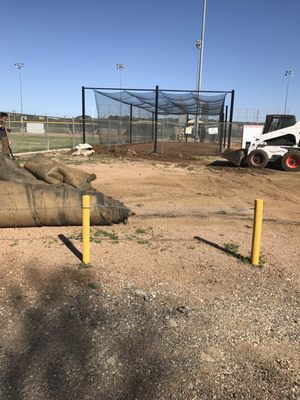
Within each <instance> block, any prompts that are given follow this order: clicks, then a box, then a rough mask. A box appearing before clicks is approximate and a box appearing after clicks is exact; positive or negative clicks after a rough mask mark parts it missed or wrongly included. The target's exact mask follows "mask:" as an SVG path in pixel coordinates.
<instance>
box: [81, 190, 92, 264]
mask: <svg viewBox="0 0 300 400" xmlns="http://www.w3.org/2000/svg"><path fill="white" fill-rule="evenodd" d="M82 262H83V263H84V264H89V262H90V196H88V195H86V196H82Z"/></svg>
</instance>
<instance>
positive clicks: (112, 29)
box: [0, 0, 300, 119]
mask: <svg viewBox="0 0 300 400" xmlns="http://www.w3.org/2000/svg"><path fill="white" fill-rule="evenodd" d="M202 7H203V3H202V0H185V1H183V0H160V1H158V0H151V1H145V0H126V1H125V0H115V1H113V0H87V1H80V2H79V1H76V0H75V1H74V0H72V1H71V0H60V1H58V0H52V1H40V0H39V1H38V0H26V1H24V0H18V1H17V0H10V1H7V2H4V3H3V4H2V5H1V42H2V57H1V63H0V73H1V102H0V109H1V110H6V111H12V110H16V111H20V94H19V93H20V92H19V71H18V70H17V69H16V68H15V67H14V63H15V62H23V63H24V64H25V66H24V68H23V69H22V82H23V85H22V87H23V110H24V113H39V114H48V115H58V116H63V115H67V116H76V115H80V114H81V86H82V85H84V86H97V87H119V84H120V80H119V77H120V75H119V71H118V70H117V69H116V64H117V63H124V64H125V65H126V68H125V70H124V71H123V73H122V86H123V87H129V88H152V87H155V85H159V86H160V87H161V88H164V89H195V87H196V77H197V54H198V53H197V49H196V47H195V41H196V39H197V38H200V36H201V24H202ZM299 15H300V1H299V0H288V1H280V0H226V1H225V0H207V14H206V29H205V44H204V58H203V78H202V89H203V90H232V89H235V90H236V104H235V107H236V108H237V109H265V110H279V111H281V112H282V111H283V108H284V102H285V93H286V82H287V81H286V77H285V76H284V72H285V70H287V69H293V70H294V76H293V77H292V78H291V79H290V86H289V96H288V107H287V108H288V110H289V112H290V113H293V114H296V115H297V117H298V119H300V92H299V89H300V52H299V41H300V24H299ZM91 109H92V97H90V98H89V99H88V100H87V112H89V113H91Z"/></svg>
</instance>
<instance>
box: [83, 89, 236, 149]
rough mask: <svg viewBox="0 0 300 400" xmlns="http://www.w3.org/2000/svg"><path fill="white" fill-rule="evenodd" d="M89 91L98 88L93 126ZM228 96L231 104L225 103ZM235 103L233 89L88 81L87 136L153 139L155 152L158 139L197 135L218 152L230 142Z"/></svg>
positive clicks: (114, 140) (107, 140) (108, 140)
mask: <svg viewBox="0 0 300 400" xmlns="http://www.w3.org/2000/svg"><path fill="white" fill-rule="evenodd" d="M86 91H92V92H93V94H94V98H95V103H96V108H97V118H96V119H95V118H92V119H93V124H92V132H91V124H90V119H91V117H90V116H89V115H87V113H86ZM227 95H229V96H227ZM227 97H229V99H228V100H229V104H226V103H227V102H228V100H227ZM233 107H234V90H232V91H195V90H169V89H168V90H165V89H160V88H159V87H158V86H156V87H155V89H116V88H93V87H84V86H83V87H82V120H83V121H82V123H83V125H82V130H83V142H87V141H88V142H89V143H90V142H93V143H97V144H108V145H113V144H134V143H153V153H156V152H157V151H158V147H157V146H158V143H159V142H162V141H164V142H166V141H175V142H176V141H185V142H187V141H190V142H191V141H192V142H198V143H202V144H203V145H206V147H207V148H208V149H210V150H209V152H210V153H211V154H217V153H219V152H221V151H222V149H223V147H225V146H226V145H227V146H228V147H229V146H230V137H231V125H232V116H233ZM228 110H229V112H228ZM91 136H92V137H91ZM87 139H88V140H87Z"/></svg>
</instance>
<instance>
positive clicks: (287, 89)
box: [284, 69, 294, 114]
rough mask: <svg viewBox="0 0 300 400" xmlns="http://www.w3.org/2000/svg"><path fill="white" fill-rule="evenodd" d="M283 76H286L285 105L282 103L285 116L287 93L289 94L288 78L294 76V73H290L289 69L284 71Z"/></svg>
mask: <svg viewBox="0 0 300 400" xmlns="http://www.w3.org/2000/svg"><path fill="white" fill-rule="evenodd" d="M284 75H285V76H287V83H286V93H285V103H284V114H286V106H287V99H288V92H289V83H290V76H293V75H294V71H292V70H291V69H288V70H287V71H285V74H284Z"/></svg>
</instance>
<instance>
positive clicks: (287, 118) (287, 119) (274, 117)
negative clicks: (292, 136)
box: [262, 114, 296, 134]
mask: <svg viewBox="0 0 300 400" xmlns="http://www.w3.org/2000/svg"><path fill="white" fill-rule="evenodd" d="M295 123H296V118H295V115H286V114H271V115H267V116H266V122H265V125H264V128H263V131H262V134H265V133H269V132H273V131H278V130H279V129H283V128H287V127H289V126H292V125H295Z"/></svg>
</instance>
